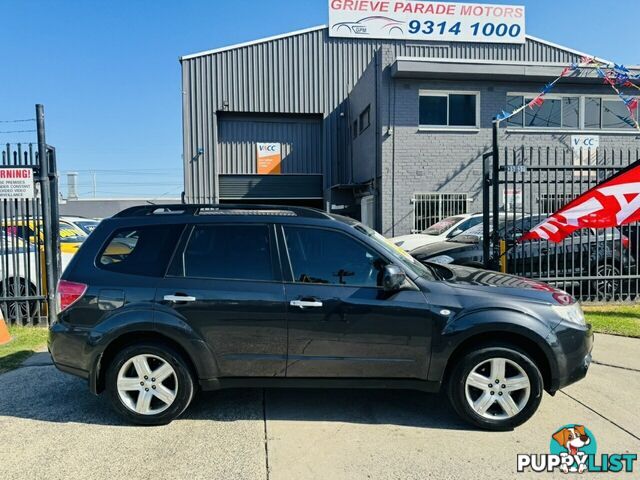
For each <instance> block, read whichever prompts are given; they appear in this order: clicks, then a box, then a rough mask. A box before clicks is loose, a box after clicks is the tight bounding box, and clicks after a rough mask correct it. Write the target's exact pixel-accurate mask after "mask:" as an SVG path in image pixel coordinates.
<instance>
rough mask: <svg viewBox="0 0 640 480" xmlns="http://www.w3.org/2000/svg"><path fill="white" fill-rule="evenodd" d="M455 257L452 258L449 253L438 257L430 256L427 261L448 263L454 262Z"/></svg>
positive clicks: (440, 263)
mask: <svg viewBox="0 0 640 480" xmlns="http://www.w3.org/2000/svg"><path fill="white" fill-rule="evenodd" d="M454 260H455V259H453V258H451V257H450V256H449V255H440V256H438V257H433V258H428V259H427V262H431V263H437V264H439V265H448V264H450V263H453V262H454Z"/></svg>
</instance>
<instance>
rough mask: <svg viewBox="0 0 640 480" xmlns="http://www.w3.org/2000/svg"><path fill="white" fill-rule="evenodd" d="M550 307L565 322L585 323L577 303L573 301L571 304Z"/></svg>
mask: <svg viewBox="0 0 640 480" xmlns="http://www.w3.org/2000/svg"><path fill="white" fill-rule="evenodd" d="M551 308H553V311H554V312H556V314H557V315H558V316H559V317H560V318H561V319H563V320H564V321H566V322H571V323H575V324H576V325H586V324H587V322H586V320H585V318H584V313H583V312H582V308H580V304H579V303H574V304H573V305H553V306H552V307H551Z"/></svg>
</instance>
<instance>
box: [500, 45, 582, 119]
mask: <svg viewBox="0 0 640 480" xmlns="http://www.w3.org/2000/svg"><path fill="white" fill-rule="evenodd" d="M594 62H595V58H594V57H582V58H581V59H580V62H579V63H572V64H571V65H569V66H568V67H566V68H564V69H563V70H562V72H561V73H560V75H559V76H558V77H557V78H556V79H555V80H554V81H553V82H551V83H547V84H546V85H545V86H544V88H543V89H542V90H541V91H540V93H539V94H538V95H537V96H536V97H535V98H533V99H532V100H531V101H530V102H528V103H525V104H524V105H522V106H520V107H518V108H516V109H515V110H514V111H512V112H511V113H509V112H506V111H504V110H502V112H500V113H499V114H498V115H496V120H497V121H499V122H501V121H504V120H508V119H509V118H511V117H513V116H515V115H518V114H519V113H520V112H522V111H523V110H524V109H526V108H530V109H533V108H535V107H541V106H542V105H543V104H544V100H545V98H544V96H545V95H546V94H547V93H549V92H550V91H551V90H553V88H554V87H555V86H556V84H557V83H558V82H559V81H560V80H562V79H563V78H565V77H567V76H568V75H570V74H572V73H574V72H577V71H578V70H580V68H584V67H586V66H589V65H591V64H592V63H594Z"/></svg>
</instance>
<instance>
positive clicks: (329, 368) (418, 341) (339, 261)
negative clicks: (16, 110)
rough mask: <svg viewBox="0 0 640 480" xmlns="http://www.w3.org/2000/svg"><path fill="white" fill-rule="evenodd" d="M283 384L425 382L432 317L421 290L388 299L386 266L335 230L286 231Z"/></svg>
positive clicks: (287, 228)
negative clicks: (299, 380)
mask: <svg viewBox="0 0 640 480" xmlns="http://www.w3.org/2000/svg"><path fill="white" fill-rule="evenodd" d="M280 235H281V236H280V238H281V243H282V244H283V245H284V250H285V253H286V255H283V258H284V260H285V263H284V264H283V273H284V275H285V279H286V282H285V295H286V300H287V306H288V313H287V319H288V325H289V333H288V345H289V348H288V361H287V377H326V378H329V377H343V378H421V379H424V378H426V376H427V369H428V366H429V358H430V342H431V329H432V325H431V311H430V309H429V305H428V303H427V301H426V298H425V296H424V294H423V293H422V292H420V291H418V290H403V291H400V292H395V293H392V294H390V293H388V292H385V291H384V289H382V288H381V287H380V284H381V276H382V269H383V268H384V266H385V265H386V264H387V263H389V262H388V261H387V260H386V259H385V258H383V256H382V255H381V254H379V253H377V251H376V250H375V249H373V248H371V247H370V246H368V245H365V243H364V242H361V241H360V240H359V239H357V238H356V237H355V236H352V235H350V234H347V233H345V232H343V231H340V230H332V229H326V228H319V227H308V226H293V225H283V226H282V230H281V231H280Z"/></svg>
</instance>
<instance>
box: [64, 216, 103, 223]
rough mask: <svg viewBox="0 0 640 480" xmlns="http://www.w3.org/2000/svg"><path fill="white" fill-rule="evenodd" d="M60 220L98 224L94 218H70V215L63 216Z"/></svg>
mask: <svg viewBox="0 0 640 480" xmlns="http://www.w3.org/2000/svg"><path fill="white" fill-rule="evenodd" d="M60 220H66V221H67V222H97V221H98V220H96V219H94V218H87V217H70V216H68V215H61V216H60Z"/></svg>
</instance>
